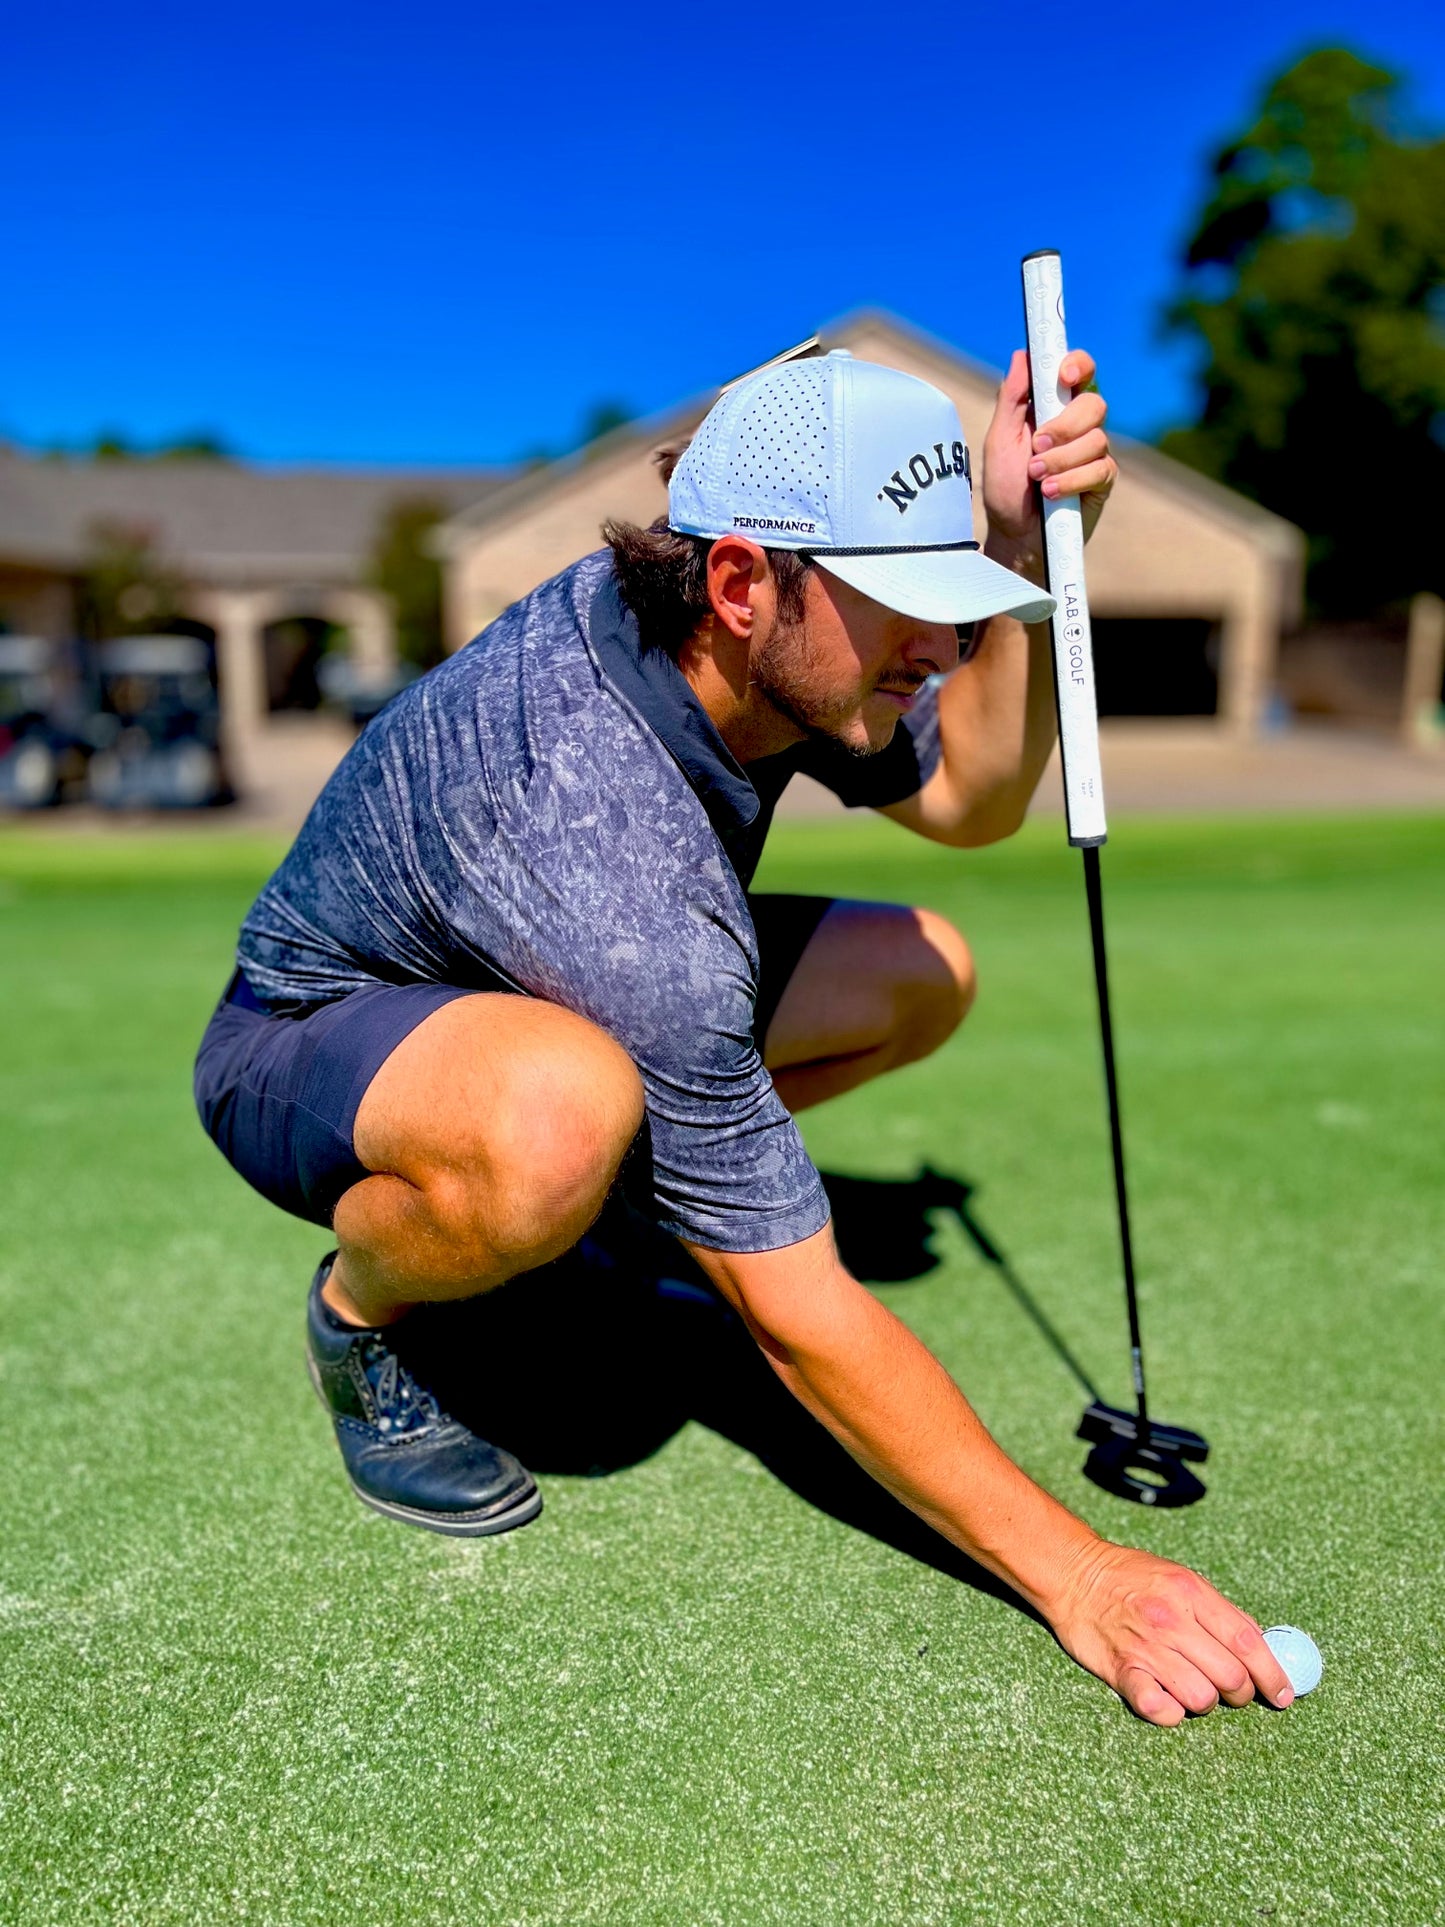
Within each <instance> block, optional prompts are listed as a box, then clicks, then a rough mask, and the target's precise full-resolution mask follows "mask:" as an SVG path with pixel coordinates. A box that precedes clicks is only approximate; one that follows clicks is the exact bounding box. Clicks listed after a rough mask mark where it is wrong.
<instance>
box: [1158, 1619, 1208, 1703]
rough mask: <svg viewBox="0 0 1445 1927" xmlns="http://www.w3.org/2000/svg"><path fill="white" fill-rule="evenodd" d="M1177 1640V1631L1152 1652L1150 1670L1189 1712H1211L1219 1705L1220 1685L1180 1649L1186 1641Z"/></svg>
mask: <svg viewBox="0 0 1445 1927" xmlns="http://www.w3.org/2000/svg"><path fill="white" fill-rule="evenodd" d="M1178 1639H1179V1635H1178V1634H1172V1635H1170V1640H1169V1644H1168V1645H1167V1646H1166V1645H1164V1644H1163V1643H1162V1641H1161V1643H1160V1645H1159V1648H1158V1650H1157V1652H1151V1653H1150V1655H1149V1659H1148V1666H1149V1671H1150V1672H1151V1673H1153V1675H1154V1676H1155V1678H1156V1679H1157V1680H1158V1681H1159V1684H1160V1685H1161V1686H1162V1687H1163V1688H1164V1690H1165V1691H1166V1692H1167V1693H1168V1694H1169V1695H1170V1696H1171V1697H1172V1698H1173V1699H1176V1700H1178V1702H1179V1704H1180V1705H1181V1706H1182V1707H1184V1709H1185V1710H1186V1711H1187V1712H1190V1713H1212V1712H1213V1711H1214V1709H1215V1707H1216V1706H1218V1704H1219V1688H1218V1687H1217V1686H1216V1685H1215V1683H1214V1681H1213V1680H1212V1679H1211V1678H1210V1677H1209V1675H1208V1674H1207V1673H1204V1672H1201V1671H1200V1669H1199V1667H1197V1666H1196V1665H1195V1664H1194V1661H1193V1660H1192V1659H1190V1658H1189V1657H1188V1655H1187V1654H1186V1653H1184V1652H1183V1651H1181V1647H1182V1644H1183V1641H1182V1640H1180V1641H1179V1644H1178V1645H1176V1644H1175V1641H1176V1640H1178Z"/></svg>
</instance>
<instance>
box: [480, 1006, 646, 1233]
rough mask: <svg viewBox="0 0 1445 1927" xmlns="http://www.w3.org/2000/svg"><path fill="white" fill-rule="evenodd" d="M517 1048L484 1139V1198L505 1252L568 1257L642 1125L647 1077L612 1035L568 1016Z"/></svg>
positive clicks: (488, 1222) (486, 1215)
mask: <svg viewBox="0 0 1445 1927" xmlns="http://www.w3.org/2000/svg"><path fill="white" fill-rule="evenodd" d="M554 1014H555V1016H556V1017H558V1018H559V1019H561V1020H562V1021H560V1022H557V1023H549V1024H546V1025H544V1026H542V1027H541V1028H540V1029H534V1030H533V1031H532V1033H531V1034H530V1035H529V1036H528V1037H527V1039H526V1040H525V1043H524V1044H523V1045H522V1046H521V1047H519V1048H518V1049H516V1050H515V1051H513V1052H512V1053H511V1054H510V1056H509V1058H508V1061H507V1066H506V1071H505V1074H504V1077H503V1079H502V1089H501V1090H500V1091H499V1094H498V1096H499V1104H498V1111H497V1114H496V1116H495V1118H494V1120H493V1128H492V1129H491V1130H490V1131H489V1132H488V1133H487V1139H486V1144H485V1149H484V1155H483V1159H482V1168H481V1170H480V1171H479V1172H476V1173H474V1176H475V1177H478V1178H480V1179H481V1180H482V1182H483V1185H484V1188H485V1197H484V1198H478V1204H479V1205H480V1207H481V1215H482V1217H483V1220H484V1226H483V1228H484V1230H485V1234H486V1235H487V1237H488V1238H489V1240H490V1241H491V1243H492V1244H494V1245H495V1246H496V1247H498V1248H499V1249H500V1250H501V1251H503V1252H504V1253H506V1252H522V1251H526V1250H529V1249H531V1248H533V1247H539V1246H544V1247H546V1248H547V1249H548V1250H549V1252H551V1251H555V1252H561V1251H565V1250H567V1249H568V1248H569V1247H570V1246H571V1245H573V1244H575V1243H576V1241H577V1239H578V1238H580V1237H581V1235H582V1233H583V1232H584V1231H585V1230H586V1229H587V1227H588V1225H590V1224H591V1222H592V1220H593V1219H594V1218H595V1217H596V1215H597V1213H598V1212H599V1211H600V1210H601V1208H602V1205H603V1203H604V1201H605V1199H606V1197H607V1194H608V1192H609V1191H610V1190H611V1188H612V1184H613V1182H614V1180H615V1179H616V1176H617V1172H618V1169H619V1168H620V1166H621V1164H622V1160H623V1159H624V1158H625V1157H626V1155H627V1152H628V1150H629V1148H630V1146H631V1144H632V1142H633V1139H634V1138H635V1137H636V1136H637V1133H638V1131H639V1130H640V1129H641V1127H642V1117H643V1091H642V1079H641V1078H640V1077H639V1075H638V1073H637V1068H636V1066H635V1065H634V1064H633V1062H632V1060H631V1058H630V1057H628V1055H627V1053H626V1052H625V1051H624V1050H623V1049H622V1047H621V1046H620V1045H619V1044H617V1043H615V1042H614V1041H613V1039H612V1038H611V1037H609V1036H608V1035H607V1034H606V1032H604V1031H601V1030H599V1029H598V1028H597V1027H596V1025H594V1024H590V1023H588V1022H587V1020H586V1019H585V1018H580V1017H573V1016H572V1015H571V1013H570V1012H566V1011H557V1012H555V1013H554Z"/></svg>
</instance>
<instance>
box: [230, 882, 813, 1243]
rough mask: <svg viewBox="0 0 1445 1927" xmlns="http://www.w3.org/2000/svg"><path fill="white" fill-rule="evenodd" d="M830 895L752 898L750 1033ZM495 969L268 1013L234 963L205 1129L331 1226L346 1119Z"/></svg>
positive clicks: (277, 1194)
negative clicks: (421, 1032)
mask: <svg viewBox="0 0 1445 1927" xmlns="http://www.w3.org/2000/svg"><path fill="white" fill-rule="evenodd" d="M832 901H833V899H832V898H831V897H797V896H760V897H753V898H751V899H750V904H751V907H752V912H753V922H754V925H755V927H756V929H757V933H758V954H759V959H760V962H761V972H760V977H759V983H758V998H757V1004H756V1007H755V1009H754V1012H753V1034H754V1036H755V1037H756V1038H757V1039H758V1042H759V1046H760V1047H761V1044H762V1040H763V1039H764V1038H766V1036H767V1033H768V1025H769V1024H770V1023H771V1021H772V1018H773V1013H774V1012H775V1011H776V1010H777V1008H778V1003H779V1000H780V999H781V997H782V994H783V991H784V990H785V989H786V988H787V983H788V979H789V978H790V977H791V976H792V974H793V972H794V970H795V969H796V968H797V965H798V959H799V958H800V957H801V956H802V954H803V952H804V950H806V949H807V947H808V944H809V942H810V940H811V938H812V936H813V932H814V931H815V930H816V929H817V927H818V925H819V924H820V923H821V922H822V920H823V916H824V914H825V912H826V911H827V910H828V909H829V908H830V906H831V904H832ZM490 988H494V989H496V990H499V991H507V992H512V993H513V994H516V992H515V986H514V985H512V984H510V983H508V982H507V980H506V979H505V978H502V977H498V979H497V981H496V984H495V985H494V986H493V985H488V984H486V983H482V982H478V983H474V984H470V985H468V986H467V987H466V988H464V989H463V988H458V987H457V986H455V985H452V984H368V985H367V986H366V988H365V989H364V990H353V991H350V992H349V993H348V994H347V995H346V996H345V997H339V998H338V999H337V1000H336V1001H335V1002H334V1003H330V1004H322V1005H320V1006H319V1007H318V1008H316V1009H314V1010H309V1011H306V1012H303V1013H301V1014H299V1015H297V1016H294V1017H291V1016H269V1015H268V1014H267V1013H266V1011H265V1010H263V1009H262V1007H261V1005H260V1004H259V1002H258V1001H257V999H256V997H255V995H254V994H253V992H252V990H251V987H250V985H249V984H248V983H247V982H246V980H245V978H244V977H243V976H242V975H241V973H240V971H239V970H238V971H237V972H236V973H235V975H234V976H233V977H232V978H231V981H230V983H229V984H228V985H227V987H226V993H225V995H224V996H223V997H222V999H221V1001H220V1003H219V1004H218V1005H217V1007H216V1012H215V1015H214V1016H213V1017H212V1018H211V1021H210V1023H209V1024H208V1025H207V1027H206V1034H205V1036H204V1037H203V1038H202V1039H201V1048H200V1051H199V1052H198V1054H197V1057H196V1074H195V1092H196V1108H197V1110H198V1111H199V1112H200V1114H201V1122H202V1124H204V1126H205V1127H206V1132H207V1135H208V1136H209V1137H210V1138H211V1139H212V1141H213V1142H214V1143H215V1144H216V1145H217V1146H218V1148H219V1149H220V1151H221V1152H222V1154H223V1155H224V1156H225V1158H226V1159H227V1161H228V1162H229V1163H230V1164H232V1165H233V1166H234V1167H235V1168H236V1170H237V1171H239V1172H240V1174H241V1176H242V1177H243V1178H245V1180H246V1182H247V1183H248V1184H250V1185H252V1186H253V1187H254V1188H255V1189H256V1190H257V1191H259V1192H260V1193H261V1195H262V1197H264V1198H269V1199H270V1200H271V1202H272V1203H273V1204H279V1205H280V1206H281V1208H282V1210H284V1211H290V1212H293V1213H294V1214H295V1215H296V1216H297V1217H298V1218H306V1219H308V1220H309V1221H310V1222H311V1223H313V1224H320V1225H326V1226H328V1227H329V1226H330V1224H331V1220H332V1217H333V1216H334V1214H335V1211H336V1207H337V1205H338V1204H339V1203H340V1201H341V1197H342V1194H343V1193H344V1192H346V1191H349V1190H350V1188H351V1186H352V1185H353V1184H358V1183H360V1181H361V1180H362V1179H363V1178H364V1177H366V1176H367V1170H366V1167H365V1165H363V1164H362V1163H361V1161H360V1160H359V1159H358V1157H357V1155H356V1147H355V1145H354V1143H353V1142H352V1135H351V1134H352V1129H353V1126H354V1125H355V1123H356V1113H357V1110H358V1109H359V1107H360V1104H361V1100H362V1098H363V1097H364V1096H365V1095H366V1091H367V1087H368V1086H369V1085H370V1083H371V1080H372V1078H374V1077H375V1076H376V1073H377V1072H378V1071H379V1070H380V1069H381V1067H382V1065H383V1064H384V1063H385V1062H386V1060H387V1058H388V1057H390V1055H391V1053H392V1052H393V1051H394V1050H395V1049H396V1047H397V1045H398V1044H400V1043H401V1041H402V1039H403V1038H405V1037H407V1036H409V1035H410V1033H411V1032H412V1031H414V1030H415V1029H416V1027H417V1025H418V1024H420V1023H421V1022H423V1020H424V1019H426V1018H427V1017H430V1016H431V1014H432V1012H433V1011H434V1010H440V1008H441V1007H442V1005H443V1004H448V1003H450V1002H451V1001H452V999H453V998H454V997H470V996H472V995H473V994H474V993H475V992H477V991H479V990H487V989H490Z"/></svg>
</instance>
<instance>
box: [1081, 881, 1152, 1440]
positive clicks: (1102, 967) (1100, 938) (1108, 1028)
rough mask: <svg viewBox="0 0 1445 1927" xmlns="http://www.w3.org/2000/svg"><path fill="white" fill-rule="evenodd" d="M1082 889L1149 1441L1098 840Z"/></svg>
mask: <svg viewBox="0 0 1445 1927" xmlns="http://www.w3.org/2000/svg"><path fill="white" fill-rule="evenodd" d="M1083 858H1084V891H1085V894H1086V895H1087V897H1088V899H1089V938H1090V941H1091V943H1092V945H1093V951H1094V988H1095V990H1096V991H1097V992H1098V995H1099V1036H1100V1039H1101V1041H1102V1044H1103V1047H1104V1085H1105V1089H1106V1091H1107V1093H1108V1101H1109V1144H1110V1147H1111V1148H1112V1150H1113V1154H1114V1196H1115V1197H1116V1198H1117V1200H1118V1204H1119V1250H1120V1254H1121V1256H1122V1258H1123V1261H1124V1297H1125V1301H1126V1302H1127V1304H1128V1307H1129V1358H1130V1363H1131V1365H1132V1367H1133V1373H1134V1402H1135V1405H1136V1406H1137V1408H1138V1413H1139V1442H1140V1444H1141V1445H1147V1444H1148V1443H1149V1405H1148V1399H1147V1397H1146V1395H1145V1390H1144V1341H1143V1339H1142V1337H1141V1336H1140V1332H1139V1291H1138V1287H1137V1285H1136V1284H1135V1281H1134V1240H1133V1238H1132V1236H1131V1235H1130V1231H1129V1187H1128V1182H1127V1180H1126V1179H1125V1176H1124V1127H1123V1124H1122V1122H1121V1120H1120V1116H1119V1075H1118V1071H1117V1069H1116V1067H1115V1064H1114V1019H1113V1013H1112V1011H1111V1008H1110V1004H1109V953H1108V950H1107V948H1106V947H1105V943H1104V891H1103V886H1102V884H1101V882H1100V879H1099V848H1098V845H1097V844H1092V845H1089V846H1087V847H1086V848H1085V849H1084V851H1083Z"/></svg>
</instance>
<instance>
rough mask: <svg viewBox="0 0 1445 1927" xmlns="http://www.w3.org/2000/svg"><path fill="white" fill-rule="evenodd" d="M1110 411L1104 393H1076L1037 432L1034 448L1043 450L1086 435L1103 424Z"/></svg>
mask: <svg viewBox="0 0 1445 1927" xmlns="http://www.w3.org/2000/svg"><path fill="white" fill-rule="evenodd" d="M1108 412H1109V404H1108V403H1107V402H1106V401H1105V400H1104V397H1103V396H1102V395H1093V394H1090V395H1075V397H1074V399H1073V400H1072V401H1071V402H1069V403H1068V405H1067V406H1066V407H1064V408H1061V409H1060V410H1059V412H1058V414H1057V415H1055V416H1054V417H1053V419H1052V420H1051V421H1047V422H1045V423H1044V425H1043V427H1042V428H1040V429H1039V430H1038V431H1037V432H1036V433H1035V435H1034V448H1035V449H1036V450H1038V451H1039V452H1042V450H1043V449H1045V448H1056V447H1057V446H1058V444H1059V443H1060V442H1071V441H1073V440H1074V439H1075V437H1076V436H1079V435H1086V434H1087V433H1088V432H1089V430H1090V429H1091V428H1100V427H1102V426H1103V422H1104V417H1105V416H1106V415H1107V414H1108Z"/></svg>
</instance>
